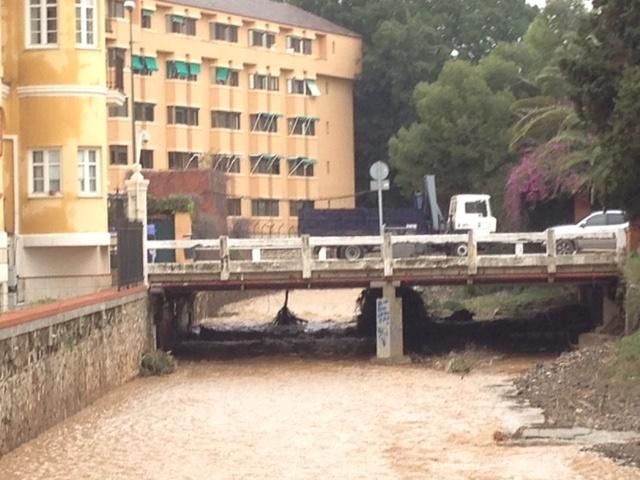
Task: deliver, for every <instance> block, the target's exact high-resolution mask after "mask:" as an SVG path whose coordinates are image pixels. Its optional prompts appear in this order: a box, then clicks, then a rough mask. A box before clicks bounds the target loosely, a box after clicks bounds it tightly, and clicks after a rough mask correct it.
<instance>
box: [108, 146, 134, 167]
mask: <svg viewBox="0 0 640 480" xmlns="http://www.w3.org/2000/svg"><path fill="white" fill-rule="evenodd" d="M128 157H129V153H128V152H127V146H126V145H111V146H109V163H110V164H111V165H127V164H128V163H129V158H128Z"/></svg>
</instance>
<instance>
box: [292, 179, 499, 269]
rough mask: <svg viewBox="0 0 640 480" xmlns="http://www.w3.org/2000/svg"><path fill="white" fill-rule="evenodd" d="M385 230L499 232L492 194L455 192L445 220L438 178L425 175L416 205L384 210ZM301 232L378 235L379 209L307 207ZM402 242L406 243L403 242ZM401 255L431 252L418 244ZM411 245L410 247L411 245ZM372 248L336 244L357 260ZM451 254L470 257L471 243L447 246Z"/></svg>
mask: <svg viewBox="0 0 640 480" xmlns="http://www.w3.org/2000/svg"><path fill="white" fill-rule="evenodd" d="M383 218H384V221H385V230H386V231H387V232H392V233H393V234H399V235H401V234H413V235H416V234H417V235H421V234H443V233H466V232H469V231H470V230H473V231H477V232H478V233H481V234H483V233H492V232H495V231H496V223H497V222H496V218H495V217H494V216H493V215H492V213H491V197H490V196H489V195H485V194H464V195H454V196H453V197H451V201H450V202H449V215H448V218H447V219H446V220H445V219H444V217H443V215H442V212H441V210H440V207H439V206H438V202H437V200H436V186H435V177H434V176H433V175H426V176H425V177H424V187H423V191H422V192H420V193H418V194H416V197H415V206H414V208H391V209H385V211H384V216H383ZM298 230H299V233H300V234H301V235H304V234H306V235H311V236H327V237H339V236H360V235H376V234H377V232H378V212H377V209H368V208H353V209H314V208H303V209H302V210H301V212H300V215H299V218H298ZM400 245H402V244H400ZM400 245H399V248H400V249H401V250H403V252H402V253H401V255H403V256H404V255H411V254H424V253H428V252H424V251H420V250H419V248H415V247H416V246H415V244H414V245H413V246H412V247H410V250H406V248H404V246H400ZM407 248H409V247H407ZM370 250H372V247H370V246H366V245H348V246H344V247H339V246H336V247H335V251H336V256H337V257H338V258H344V259H347V260H357V259H360V258H362V257H364V255H365V254H366V253H367V252H368V251H370ZM442 250H443V251H444V252H445V253H447V254H448V255H457V256H466V255H467V253H468V246H467V243H459V244H455V245H449V246H443V247H442Z"/></svg>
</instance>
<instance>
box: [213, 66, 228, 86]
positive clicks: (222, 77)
mask: <svg viewBox="0 0 640 480" xmlns="http://www.w3.org/2000/svg"><path fill="white" fill-rule="evenodd" d="M229 73H230V70H229V69H228V68H227V67H216V81H217V82H226V81H227V80H228V78H229Z"/></svg>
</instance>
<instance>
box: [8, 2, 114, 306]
mask: <svg viewBox="0 0 640 480" xmlns="http://www.w3.org/2000/svg"><path fill="white" fill-rule="evenodd" d="M105 13H106V11H105V9H104V5H103V4H102V1H101V0H28V1H26V0H24V1H23V0H15V1H14V0H12V1H7V0H3V1H0V39H1V41H0V46H1V48H2V51H1V55H0V77H1V78H2V82H1V86H0V91H1V99H2V100H1V102H2V103H0V107H1V108H2V118H3V119H4V122H3V129H2V133H1V134H2V152H1V160H2V164H3V169H2V175H3V182H2V185H3V188H2V200H3V203H2V205H3V208H2V209H1V210H2V211H3V215H2V217H0V218H1V219H2V224H3V225H2V227H3V228H2V230H4V231H6V232H7V233H8V234H9V243H10V247H11V248H10V249H9V251H10V257H11V258H10V261H9V264H10V267H9V274H8V278H7V279H5V278H0V281H2V284H3V288H4V287H6V280H8V284H9V286H10V287H12V288H11V290H12V292H16V295H17V296H18V299H17V300H18V301H20V300H24V301H26V302H32V301H36V300H39V299H43V298H51V297H60V296H67V295H77V294H81V293H86V292H91V291H95V290H96V289H99V288H102V287H104V286H107V285H110V283H111V278H110V273H109V254H108V248H109V243H110V237H109V233H108V231H107V193H108V192H107V176H108V168H107V167H108V148H107V124H106V116H107V106H106V98H107V88H106V72H105V68H104V58H105V55H106V48H105V37H104V33H105V32H104V25H105V16H106V15H105ZM0 243H2V240H0ZM3 245H4V244H3ZM3 245H0V247H2V246H3ZM4 251H6V250H4ZM0 277H2V273H0ZM2 308H6V302H4V301H3V305H2Z"/></svg>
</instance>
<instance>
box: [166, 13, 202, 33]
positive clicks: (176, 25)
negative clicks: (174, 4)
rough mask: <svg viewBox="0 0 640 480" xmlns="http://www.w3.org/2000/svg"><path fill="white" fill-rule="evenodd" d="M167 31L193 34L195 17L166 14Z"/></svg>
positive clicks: (194, 31)
mask: <svg viewBox="0 0 640 480" xmlns="http://www.w3.org/2000/svg"><path fill="white" fill-rule="evenodd" d="M167 32H168V33H181V34H183V35H190V36H195V34H196V19H195V18H189V17H183V16H182V15H167Z"/></svg>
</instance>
